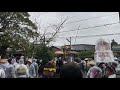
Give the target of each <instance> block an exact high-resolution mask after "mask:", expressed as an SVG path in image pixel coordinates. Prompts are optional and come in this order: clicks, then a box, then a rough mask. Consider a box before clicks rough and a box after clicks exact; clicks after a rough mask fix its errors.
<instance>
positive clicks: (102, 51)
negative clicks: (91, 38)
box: [94, 39, 114, 62]
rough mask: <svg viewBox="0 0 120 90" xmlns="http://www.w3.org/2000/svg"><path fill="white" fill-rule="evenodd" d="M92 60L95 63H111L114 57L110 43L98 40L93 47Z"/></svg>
mask: <svg viewBox="0 0 120 90" xmlns="http://www.w3.org/2000/svg"><path fill="white" fill-rule="evenodd" d="M95 50H96V51H95V53H94V59H95V60H96V62H113V61H114V56H113V52H112V51H111V43H110V42H106V41H105V40H104V39H99V40H98V41H97V43H96V45H95Z"/></svg>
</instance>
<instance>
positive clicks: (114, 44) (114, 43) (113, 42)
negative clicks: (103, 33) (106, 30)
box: [111, 39, 118, 48]
mask: <svg viewBox="0 0 120 90" xmlns="http://www.w3.org/2000/svg"><path fill="white" fill-rule="evenodd" d="M116 45H118V43H117V42H115V40H114V39H113V40H112V42H111V48H112V47H113V46H116Z"/></svg>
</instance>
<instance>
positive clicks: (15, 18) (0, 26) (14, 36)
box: [0, 12, 37, 51]
mask: <svg viewBox="0 0 120 90" xmlns="http://www.w3.org/2000/svg"><path fill="white" fill-rule="evenodd" d="M29 16H30V15H29V14H28V13H27V12H0V32H1V34H0V42H1V43H0V46H4V45H6V44H7V45H8V46H10V47H12V48H13V49H15V50H16V49H23V50H24V51H26V49H27V47H28V46H29V41H30V39H31V38H32V37H33V36H35V35H36V29H37V26H36V25H35V24H34V23H33V22H32V21H31V20H30V19H29Z"/></svg>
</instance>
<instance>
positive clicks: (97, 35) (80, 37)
mask: <svg viewBox="0 0 120 90" xmlns="http://www.w3.org/2000/svg"><path fill="white" fill-rule="evenodd" d="M111 35H120V33H112V34H100V35H89V36H77V38H88V37H99V36H111ZM71 37H72V38H76V36H71ZM57 38H67V37H57Z"/></svg>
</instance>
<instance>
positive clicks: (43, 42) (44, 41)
mask: <svg viewBox="0 0 120 90" xmlns="http://www.w3.org/2000/svg"><path fill="white" fill-rule="evenodd" d="M43 44H44V47H45V36H44V39H43Z"/></svg>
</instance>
